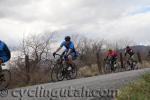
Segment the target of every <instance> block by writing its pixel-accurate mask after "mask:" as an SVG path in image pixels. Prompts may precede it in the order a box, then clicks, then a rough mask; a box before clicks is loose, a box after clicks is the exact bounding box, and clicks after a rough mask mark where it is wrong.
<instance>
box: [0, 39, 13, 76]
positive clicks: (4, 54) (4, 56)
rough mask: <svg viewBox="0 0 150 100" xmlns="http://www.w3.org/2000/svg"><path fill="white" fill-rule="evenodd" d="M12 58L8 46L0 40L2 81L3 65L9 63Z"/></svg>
mask: <svg viewBox="0 0 150 100" xmlns="http://www.w3.org/2000/svg"><path fill="white" fill-rule="evenodd" d="M10 57H11V54H10V50H9V49H8V47H7V45H6V44H5V43H4V42H2V41H1V40H0V79H1V77H2V74H1V72H2V67H1V64H2V63H5V62H7V61H8V60H9V59H10Z"/></svg>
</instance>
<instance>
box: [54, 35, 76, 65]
mask: <svg viewBox="0 0 150 100" xmlns="http://www.w3.org/2000/svg"><path fill="white" fill-rule="evenodd" d="M63 46H64V47H65V48H66V49H65V51H64V52H63V53H62V56H65V59H68V63H69V64H72V60H75V59H76V58H77V57H78V53H77V52H76V50H75V47H74V43H73V42H72V41H71V37H70V36H66V37H65V41H63V42H62V43H61V45H60V47H59V48H58V49H57V50H56V51H55V52H54V53H53V56H55V54H56V53H57V52H58V51H59V50H61V48H62V47H63ZM65 53H66V54H65ZM64 54H65V55H64Z"/></svg>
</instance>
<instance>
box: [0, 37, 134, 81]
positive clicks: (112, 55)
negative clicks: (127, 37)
mask: <svg viewBox="0 0 150 100" xmlns="http://www.w3.org/2000/svg"><path fill="white" fill-rule="evenodd" d="M62 47H65V51H64V52H63V53H62V55H63V56H64V58H65V59H68V63H70V64H72V62H73V60H75V59H76V58H77V57H78V56H79V53H78V52H77V51H76V49H75V46H74V43H73V41H71V37H70V36H66V37H65V39H64V41H63V42H62V43H61V45H60V47H59V48H58V49H57V50H56V51H55V52H54V53H53V56H55V55H56V54H57V52H59V51H60V50H61V48H62ZM126 55H129V57H130V58H132V57H133V56H134V51H133V50H132V49H131V48H130V47H129V46H127V47H126V48H125V56H126ZM10 57H11V53H10V50H9V48H8V47H7V45H6V44H5V43H4V42H2V41H0V65H1V64H2V63H5V62H7V61H8V60H9V59H10ZM117 58H118V54H117V52H116V51H115V50H112V49H109V50H108V52H107V55H106V59H105V60H108V59H109V60H110V61H111V62H112V63H114V62H115V61H116V60H117ZM1 71H2V68H1V66H0V72H1ZM1 77H2V75H1V74H0V78H1Z"/></svg>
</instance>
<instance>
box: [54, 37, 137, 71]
mask: <svg viewBox="0 0 150 100" xmlns="http://www.w3.org/2000/svg"><path fill="white" fill-rule="evenodd" d="M62 47H65V48H66V49H65V51H64V52H63V53H62V55H64V54H65V52H67V53H66V54H65V55H64V57H65V58H67V59H68V63H70V64H72V61H73V60H75V59H76V58H77V57H78V56H79V53H78V52H77V51H76V50H75V46H74V43H73V41H71V37H70V36H66V37H65V40H64V41H63V42H62V43H61V45H60V47H59V48H58V49H57V50H56V51H55V52H54V53H53V56H55V54H56V53H57V52H59V50H60V49H61V48H62ZM134 54H135V53H134V51H133V49H131V47H130V46H126V48H125V51H124V55H125V56H127V55H128V57H129V58H128V59H134ZM117 59H118V53H117V52H116V51H115V50H113V49H108V51H107V53H106V58H105V60H109V61H110V62H111V63H112V64H113V63H114V62H116V60H117ZM112 69H113V67H112Z"/></svg>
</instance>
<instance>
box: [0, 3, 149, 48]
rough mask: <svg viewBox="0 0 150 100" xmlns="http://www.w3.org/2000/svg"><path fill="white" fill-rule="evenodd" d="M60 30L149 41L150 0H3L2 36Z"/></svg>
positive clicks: (0, 7)
mask: <svg viewBox="0 0 150 100" xmlns="http://www.w3.org/2000/svg"><path fill="white" fill-rule="evenodd" d="M45 31H46V32H48V31H57V32H60V33H62V34H68V33H69V34H70V33H78V34H83V35H86V36H88V37H96V38H97V37H99V38H104V39H110V40H116V39H122V38H124V37H125V38H130V39H132V40H134V41H136V42H138V43H139V44H140V43H145V44H147V43H149V41H150V34H149V32H150V0H0V39H1V40H3V41H5V42H6V43H8V44H9V45H13V44H15V43H16V42H18V41H19V40H20V39H21V37H22V36H23V34H25V35H26V36H27V35H29V34H35V33H42V32H45Z"/></svg>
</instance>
